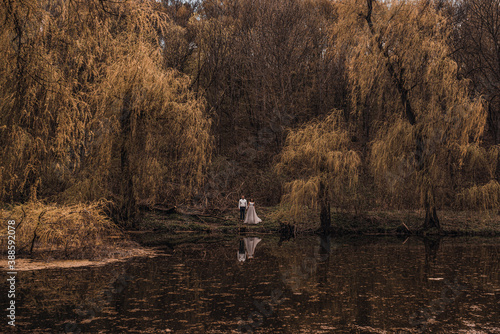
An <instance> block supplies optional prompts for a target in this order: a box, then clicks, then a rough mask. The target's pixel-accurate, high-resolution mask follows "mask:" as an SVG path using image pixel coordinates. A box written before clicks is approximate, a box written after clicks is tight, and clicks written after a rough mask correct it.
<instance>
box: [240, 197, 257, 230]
mask: <svg viewBox="0 0 500 334" xmlns="http://www.w3.org/2000/svg"><path fill="white" fill-rule="evenodd" d="M261 221H262V219H260V218H259V217H257V213H256V212H255V202H254V200H253V199H251V200H250V202H249V203H248V209H247V215H246V216H245V221H244V222H243V224H258V223H260V222H261Z"/></svg>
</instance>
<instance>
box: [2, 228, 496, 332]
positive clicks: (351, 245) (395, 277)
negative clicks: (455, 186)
mask: <svg viewBox="0 0 500 334" xmlns="http://www.w3.org/2000/svg"><path fill="white" fill-rule="evenodd" d="M262 241H263V242H261V239H260V238H244V239H242V240H239V239H235V240H228V241H223V240H221V241H219V242H216V243H214V242H211V243H189V244H181V245H175V246H173V249H170V248H169V249H167V250H166V251H165V254H164V255H162V256H158V257H155V258H142V259H133V260H130V261H128V262H124V263H114V264H110V265H108V266H106V267H102V268H80V269H65V270H42V271H36V272H20V273H19V275H18V277H19V282H18V283H19V284H18V285H17V286H19V295H18V293H17V291H16V299H17V302H18V303H16V325H18V326H16V327H18V328H17V329H18V330H19V331H20V332H23V333H24V332H26V333H56V332H57V333H61V332H64V329H65V325H67V324H68V323H71V324H75V327H76V326H77V327H78V329H81V332H82V333H96V332H100V333H101V332H102V333H116V332H134V333H161V332H167V333H168V332H175V333H231V332H237V331H238V328H247V329H249V330H252V331H253V332H255V333H271V332H272V333H360V332H362V333H382V332H386V333H459V332H463V333H467V332H470V331H472V330H474V331H476V332H478V333H500V326H499V324H498V319H500V310H499V308H498V302H499V298H500V261H499V253H500V243H499V241H500V240H499V239H486V238H483V239H465V238H464V239H441V240H440V241H439V242H438V246H436V243H432V245H430V244H429V245H427V246H426V244H425V242H424V243H423V242H422V241H421V239H417V238H410V239H409V240H408V241H406V242H404V243H402V241H400V240H398V239H397V238H376V239H370V238H345V239H341V238H333V237H316V236H314V237H312V236H311V237H301V238H296V239H294V240H291V241H287V242H283V243H282V244H281V246H278V242H279V237H278V236H276V237H274V236H266V237H265V238H263V239H262ZM257 244H258V245H259V246H258V250H257V251H256V246H257ZM235 249H238V260H240V259H242V258H244V259H245V260H246V259H248V258H250V254H251V256H254V255H255V254H258V261H246V262H245V265H239V263H241V262H240V261H235V260H234V250H235ZM117 273H118V274H120V273H126V274H127V275H129V276H130V277H133V280H130V281H127V284H119V283H120V282H116V275H117ZM257 273H258V274H257ZM430 278H431V279H430ZM432 278H439V280H437V279H432ZM110 282H112V283H111V284H110ZM17 286H16V288H17ZM120 287H121V291H119V289H118V288H120ZM110 292H111V293H110ZM277 296H278V297H277ZM102 300H104V301H105V302H102V303H98V302H99V301H102ZM96 303H97V306H99V310H98V312H95V315H94V316H92V312H91V311H89V312H86V313H85V314H83V315H82V314H81V313H82V312H79V310H80V311H81V310H82V305H84V307H83V309H84V310H93V307H94V304H96ZM18 305H19V308H17V307H18ZM238 319H243V320H244V326H243V327H242V324H241V323H239V322H238ZM18 321H19V322H18ZM4 326H6V322H4V323H0V332H6V331H7V328H5V327H4ZM239 326H240V327H239Z"/></svg>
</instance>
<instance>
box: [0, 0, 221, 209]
mask: <svg viewBox="0 0 500 334" xmlns="http://www.w3.org/2000/svg"><path fill="white" fill-rule="evenodd" d="M0 20H2V22H5V23H4V26H3V28H2V31H1V33H0V55H1V56H2V57H3V58H6V59H9V61H7V62H2V63H1V64H0V80H1V82H0V83H1V84H2V85H1V87H2V88H1V90H0V101H1V102H0V142H1V144H2V145H1V148H0V150H1V156H2V161H1V162H0V199H1V200H9V199H10V200H26V199H28V198H29V197H31V198H36V196H37V192H40V191H43V194H42V195H45V196H46V195H54V194H57V193H61V191H64V192H62V193H61V195H59V196H58V199H60V200H69V201H71V202H73V201H80V200H95V199H100V198H103V197H106V198H110V199H113V200H115V201H118V202H123V201H125V199H124V198H123V197H126V196H133V197H135V198H136V201H143V202H148V203H151V202H156V201H163V200H173V199H174V196H175V197H176V196H179V197H176V198H178V199H179V200H182V198H184V197H183V196H186V195H188V194H189V193H190V191H191V190H192V189H193V187H195V186H196V185H197V184H199V183H200V182H201V181H202V174H203V170H204V168H205V166H206V165H207V164H208V162H209V161H210V147H211V138H210V135H209V128H210V122H209V119H208V117H207V116H206V115H205V114H204V102H203V101H202V100H201V99H199V98H197V97H196V96H195V95H194V94H192V93H191V92H190V89H189V86H190V79H189V78H188V77H186V76H184V75H182V74H180V73H178V72H176V71H174V70H172V69H168V68H167V69H166V68H164V67H163V65H164V63H165V57H167V56H166V54H167V53H171V52H172V48H173V47H174V46H171V45H169V43H168V38H169V37H171V36H176V35H178V34H179V29H180V28H179V27H177V26H175V25H174V24H173V23H172V21H171V20H170V19H169V18H168V17H167V15H166V14H165V13H164V12H162V11H161V10H158V6H157V5H156V4H155V3H154V2H151V1H139V0H132V1H117V2H111V1H97V0H91V1H84V2H73V1H38V0H29V1H9V2H8V4H7V3H5V2H3V3H2V4H1V5H0ZM124 179H132V183H133V185H132V190H131V191H129V192H128V193H125V192H124V191H123V189H122V190H120V188H121V187H122V186H121V184H123V183H125V181H124Z"/></svg>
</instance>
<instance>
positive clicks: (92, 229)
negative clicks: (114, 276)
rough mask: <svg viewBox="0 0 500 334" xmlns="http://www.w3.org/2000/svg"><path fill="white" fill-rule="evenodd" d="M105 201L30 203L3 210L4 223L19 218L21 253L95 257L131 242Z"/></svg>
mask: <svg viewBox="0 0 500 334" xmlns="http://www.w3.org/2000/svg"><path fill="white" fill-rule="evenodd" d="M103 204H104V203H103V202H95V203H91V204H75V205H70V206H60V205H52V204H49V205H47V204H43V203H40V202H29V203H27V204H19V205H15V206H12V207H9V208H4V209H2V210H1V218H2V221H4V222H6V221H7V220H15V222H16V225H15V226H16V234H15V237H16V249H17V252H18V253H19V254H28V253H29V254H35V253H44V254H51V256H56V257H65V258H95V257H101V256H103V255H104V254H108V255H110V250H112V249H114V248H120V247H121V246H125V245H126V244H127V242H128V240H127V238H126V236H125V235H124V234H123V233H122V231H121V230H120V229H119V228H118V227H117V226H116V225H115V224H114V223H113V222H112V221H110V220H109V219H108V218H107V216H106V215H105V214H104V212H103V209H104V205H103ZM5 226H6V225H5ZM2 232H4V233H5V232H6V230H4V231H2ZM4 233H2V235H3V237H2V238H1V239H0V244H1V246H2V249H4V250H5V249H7V247H5V244H6V243H7V238H6V237H5V235H4Z"/></svg>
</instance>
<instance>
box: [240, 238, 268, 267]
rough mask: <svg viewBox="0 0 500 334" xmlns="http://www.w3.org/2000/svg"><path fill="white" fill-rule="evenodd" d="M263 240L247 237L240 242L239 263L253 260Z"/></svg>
mask: <svg viewBox="0 0 500 334" xmlns="http://www.w3.org/2000/svg"><path fill="white" fill-rule="evenodd" d="M261 240H262V239H260V238H257V237H247V238H243V239H241V240H240V245H239V247H238V261H239V262H244V261H245V260H246V259H253V255H254V253H255V247H257V244H258V243H259V242H260V241H261Z"/></svg>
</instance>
